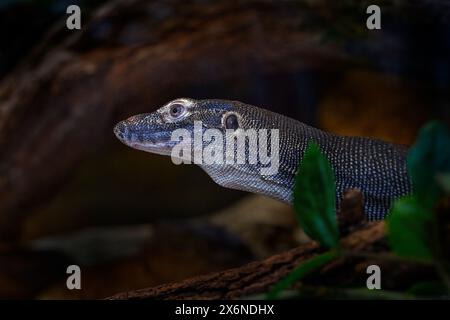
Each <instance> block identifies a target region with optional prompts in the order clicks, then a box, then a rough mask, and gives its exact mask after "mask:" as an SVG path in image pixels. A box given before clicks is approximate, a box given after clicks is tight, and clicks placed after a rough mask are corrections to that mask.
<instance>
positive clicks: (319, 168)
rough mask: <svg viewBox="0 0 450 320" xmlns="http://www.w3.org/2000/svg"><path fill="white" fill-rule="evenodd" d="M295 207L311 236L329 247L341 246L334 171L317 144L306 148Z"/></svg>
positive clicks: (296, 187)
mask: <svg viewBox="0 0 450 320" xmlns="http://www.w3.org/2000/svg"><path fill="white" fill-rule="evenodd" d="M294 208H295V212H296V214H297V218H298V220H299V222H300V225H301V227H302V228H303V230H304V231H305V233H306V234H307V235H308V236H309V237H311V238H312V239H314V240H316V241H318V242H319V243H320V244H322V245H323V246H325V247H328V248H334V247H337V246H338V245H339V229H338V225H337V220H336V182H335V178H334V173H333V169H332V168H331V164H330V162H329V161H328V159H327V158H326V157H325V155H324V154H323V153H322V152H321V151H320V148H319V146H318V145H317V144H315V143H311V144H310V145H309V146H308V148H307V149H306V151H305V154H304V156H303V159H302V161H301V163H300V166H299V169H298V173H297V176H296V179H295V186H294Z"/></svg>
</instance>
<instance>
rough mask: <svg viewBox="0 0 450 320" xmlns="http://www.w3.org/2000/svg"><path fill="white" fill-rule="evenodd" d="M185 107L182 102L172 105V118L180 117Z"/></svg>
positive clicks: (170, 111)
mask: <svg viewBox="0 0 450 320" xmlns="http://www.w3.org/2000/svg"><path fill="white" fill-rule="evenodd" d="M184 110H185V107H184V106H183V105H182V104H179V103H175V104H173V105H171V106H170V109H169V113H170V116H171V117H172V118H178V117H179V116H181V115H182V114H183V113H184Z"/></svg>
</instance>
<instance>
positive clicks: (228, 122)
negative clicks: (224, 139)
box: [224, 114, 239, 130]
mask: <svg viewBox="0 0 450 320" xmlns="http://www.w3.org/2000/svg"><path fill="white" fill-rule="evenodd" d="M224 123H225V128H226V129H232V130H236V129H237V128H239V121H238V118H237V116H236V115H235V114H229V115H227V116H225V121H224Z"/></svg>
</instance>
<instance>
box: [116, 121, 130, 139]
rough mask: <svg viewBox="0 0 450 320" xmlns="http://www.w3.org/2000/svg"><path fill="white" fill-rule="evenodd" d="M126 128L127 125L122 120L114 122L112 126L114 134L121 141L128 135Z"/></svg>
mask: <svg viewBox="0 0 450 320" xmlns="http://www.w3.org/2000/svg"><path fill="white" fill-rule="evenodd" d="M127 131H128V128H127V126H126V125H125V124H124V123H123V121H122V122H119V123H118V124H116V126H115V127H114V134H115V135H116V137H117V138H118V139H119V140H120V141H122V142H125V141H126V137H127V135H128V132H127Z"/></svg>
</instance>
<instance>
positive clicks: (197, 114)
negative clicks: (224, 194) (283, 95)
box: [114, 98, 285, 200]
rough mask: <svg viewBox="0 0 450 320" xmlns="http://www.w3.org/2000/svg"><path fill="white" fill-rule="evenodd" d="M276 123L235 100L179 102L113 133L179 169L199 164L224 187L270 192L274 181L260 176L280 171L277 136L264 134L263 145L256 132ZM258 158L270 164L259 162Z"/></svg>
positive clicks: (126, 123)
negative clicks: (267, 171) (270, 170)
mask: <svg viewBox="0 0 450 320" xmlns="http://www.w3.org/2000/svg"><path fill="white" fill-rule="evenodd" d="M276 119H277V118H276V117H274V116H272V117H270V116H269V114H268V111H265V110H262V109H259V108H256V107H253V106H249V105H246V104H243V103H241V102H238V101H227V100H193V99H187V98H181V99H176V100H173V101H171V102H169V103H167V104H165V105H164V106H162V107H161V108H160V109H158V110H156V111H155V112H153V113H147V114H139V115H136V116H132V117H130V118H128V119H126V120H124V121H122V122H120V123H118V124H117V125H116V126H115V128H114V133H115V134H116V136H117V137H118V138H119V139H120V140H121V141H122V142H123V143H125V144H126V145H128V146H130V147H132V148H135V149H139V150H143V151H147V152H151V153H156V154H161V155H169V156H171V157H172V161H174V163H178V164H179V163H181V162H183V163H195V164H198V165H200V167H201V168H202V169H204V170H205V171H206V172H207V173H208V174H209V175H210V177H211V178H212V179H213V180H214V181H215V182H216V183H218V184H219V185H222V186H224V187H228V188H232V189H240V190H245V191H251V192H257V193H268V192H267V189H268V188H271V185H272V183H277V182H276V181H277V180H276V179H273V180H271V178H268V177H267V174H266V173H262V171H264V168H269V169H272V168H273V166H272V165H273V164H275V168H276V170H278V164H279V159H278V150H279V147H278V133H276V135H275V134H273V133H272V131H270V132H266V135H265V136H264V138H263V140H264V141H262V140H261V137H262V135H259V131H258V129H265V130H266V131H267V129H273V128H276V127H277V126H278V123H277V120H276ZM256 131H258V133H256ZM253 132H255V134H254V135H252V134H253ZM198 137H200V139H199V140H198ZM268 139H269V140H270V141H269V142H267V140H268ZM275 140H276V141H275ZM230 141H232V142H231V143H230ZM273 142H276V145H274V143H273ZM230 145H232V146H233V148H229V146H230ZM261 145H263V146H265V147H266V149H270V150H271V151H270V155H269V154H268V153H269V152H268V150H265V152H266V153H265V154H264V155H263V156H262V155H261V154H260V151H261V150H260V149H261V148H259V147H260V146H261ZM239 146H240V147H239ZM180 150H181V151H182V152H179V151H180ZM174 151H176V152H174ZM199 154H200V157H198V155H199ZM252 157H253V158H252ZM199 158H200V161H198V160H199ZM230 159H231V161H230ZM239 159H240V160H242V161H241V162H239V161H240V160H239ZM251 159H253V160H254V159H257V160H255V161H253V162H252V160H251ZM260 159H269V160H268V161H266V160H264V161H266V162H265V163H263V162H261V161H259V160H260ZM186 160H187V161H186ZM272 160H273V161H272ZM177 161H179V162H177ZM269 161H270V162H269ZM264 172H266V171H264ZM275 174H276V173H275ZM271 181H272V182H271ZM259 188H261V190H259ZM278 189H279V188H278ZM272 193H273V192H272ZM271 195H272V194H271ZM275 197H276V196H275ZM278 198H280V197H278ZM283 200H285V199H283Z"/></svg>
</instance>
